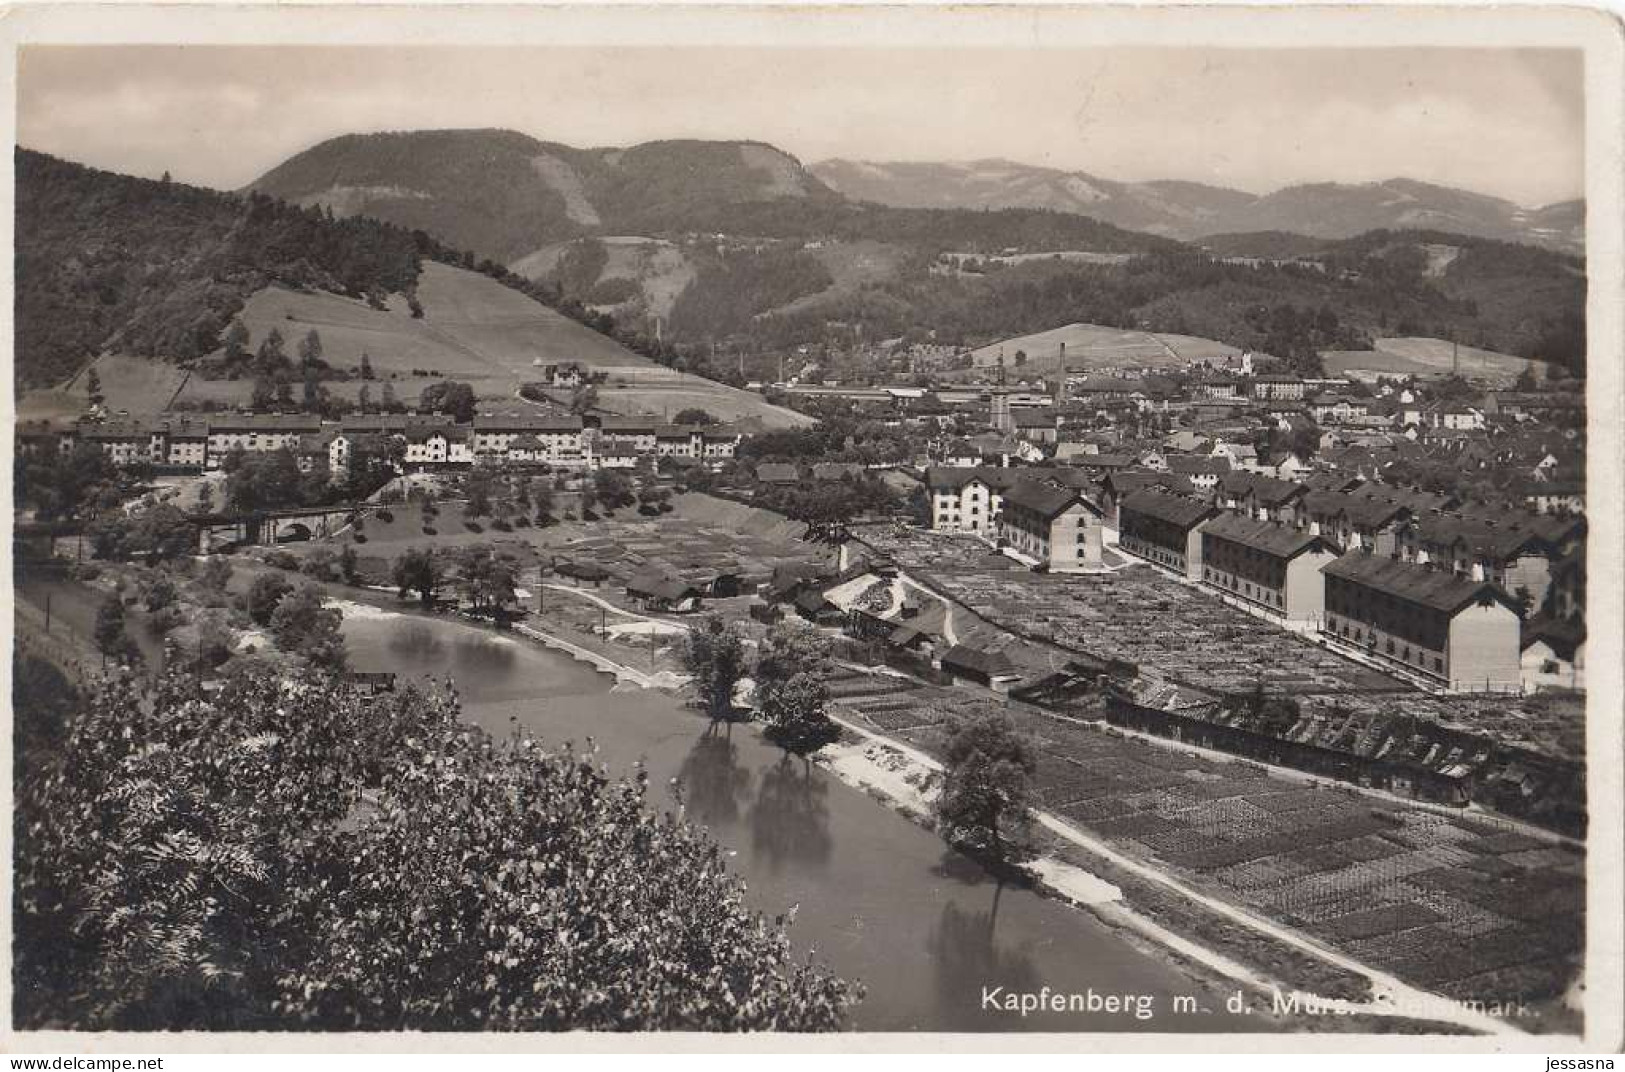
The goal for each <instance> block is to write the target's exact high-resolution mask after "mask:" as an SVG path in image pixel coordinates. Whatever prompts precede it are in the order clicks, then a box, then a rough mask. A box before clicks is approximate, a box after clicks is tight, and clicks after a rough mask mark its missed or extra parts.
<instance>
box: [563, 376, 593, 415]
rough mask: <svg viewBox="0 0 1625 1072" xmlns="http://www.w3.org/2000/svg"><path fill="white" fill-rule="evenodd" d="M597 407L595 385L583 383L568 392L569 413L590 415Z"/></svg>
mask: <svg viewBox="0 0 1625 1072" xmlns="http://www.w3.org/2000/svg"><path fill="white" fill-rule="evenodd" d="M597 405H598V387H597V385H596V384H591V383H584V384H582V385H581V386H580V387H577V388H576V389H575V390H573V391H571V392H570V412H571V413H575V414H582V413H590V412H591V411H592V410H593V408H594V407H596V406H597Z"/></svg>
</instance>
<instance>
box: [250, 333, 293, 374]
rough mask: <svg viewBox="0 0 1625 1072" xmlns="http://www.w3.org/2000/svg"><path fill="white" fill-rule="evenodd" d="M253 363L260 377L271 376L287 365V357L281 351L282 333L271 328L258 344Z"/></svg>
mask: <svg viewBox="0 0 1625 1072" xmlns="http://www.w3.org/2000/svg"><path fill="white" fill-rule="evenodd" d="M254 363H255V364H256V365H257V366H258V368H259V371H260V374H261V375H262V376H271V375H274V374H276V373H277V372H279V371H280V370H281V369H282V368H283V367H285V366H286V365H287V364H288V355H287V354H286V353H284V352H283V350H282V332H281V331H279V330H278V329H276V328H272V329H271V330H270V331H269V332H267V333H266V336H265V338H264V339H263V340H261V342H260V348H259V351H258V353H256V354H255V358H254Z"/></svg>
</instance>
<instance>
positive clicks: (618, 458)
mask: <svg viewBox="0 0 1625 1072" xmlns="http://www.w3.org/2000/svg"><path fill="white" fill-rule="evenodd" d="M604 422H605V425H606V428H605V430H604V431H602V432H601V431H599V430H597V429H591V430H589V429H588V428H587V427H586V424H585V422H583V420H582V419H581V418H580V417H576V416H568V415H546V414H518V415H508V416H505V415H497V414H481V415H480V416H477V417H475V418H474V420H473V422H472V423H471V424H457V423H455V422H454V421H453V420H452V419H451V418H450V417H447V416H444V415H440V414H383V415H371V416H350V417H345V418H343V419H342V420H339V421H327V422H324V421H322V420H321V419H320V418H319V417H315V416H307V415H303V414H293V415H281V414H213V415H209V416H207V417H158V418H132V419H121V420H117V421H106V422H96V421H80V422H78V423H76V424H74V425H72V426H71V427H67V428H47V427H45V426H43V425H41V426H38V427H33V426H30V427H28V428H26V429H20V430H19V437H18V438H19V443H20V446H21V449H23V450H24V451H25V453H29V454H38V453H40V452H42V451H49V450H56V451H59V452H61V453H64V454H65V453H68V452H70V451H72V450H73V449H74V447H75V445H76V444H79V443H89V444H93V445H95V446H97V447H99V448H100V449H101V450H102V451H103V453H105V454H106V455H107V456H108V458H109V459H111V460H112V461H113V462H114V464H116V465H138V464H144V465H156V466H167V467H172V468H176V469H185V470H192V471H202V470H205V469H218V468H220V467H221V466H222V465H223V464H224V463H225V459H226V456H227V455H229V454H231V453H232V452H233V451H237V450H241V451H245V452H248V453H264V452H269V451H275V450H289V451H292V452H293V453H294V454H295V455H297V456H298V458H299V463H300V468H301V469H302V470H304V471H307V472H308V471H310V470H312V469H313V468H315V467H316V466H318V465H321V464H324V460H325V464H326V465H327V467H328V468H329V470H330V471H332V472H334V473H341V472H345V471H347V470H348V468H349V465H350V460H351V457H352V456H353V455H354V453H355V451H356V450H357V449H358V448H359V447H361V446H362V445H364V444H367V443H373V442H377V441H380V440H383V439H396V440H399V441H402V442H403V443H404V444H405V451H404V455H403V457H402V462H403V464H405V465H406V466H408V467H420V468H428V467H439V466H467V465H473V464H475V463H476V462H480V463H485V464H548V465H560V466H594V465H597V464H601V462H600V459H599V458H598V457H597V456H596V452H595V451H594V446H595V445H596V443H597V441H598V440H599V439H600V438H603V439H604V440H605V441H606V442H612V443H614V444H615V447H616V453H615V456H614V458H613V459H610V460H607V462H606V463H607V464H612V465H613V464H619V463H624V464H626V465H628V466H630V465H634V464H636V462H637V460H638V459H639V458H642V457H648V458H651V459H658V458H664V457H673V458H692V459H697V460H698V459H705V460H711V461H716V460H721V459H726V458H731V457H733V456H734V454H735V451H736V448H737V447H738V444H739V440H740V434H739V432H738V431H736V430H735V429H733V428H729V427H724V426H713V427H708V428H701V427H698V426H691V425H676V424H665V423H660V422H653V421H649V420H646V419H643V418H631V417H627V418H616V417H606V418H604ZM611 429H613V431H611ZM623 455H624V457H623Z"/></svg>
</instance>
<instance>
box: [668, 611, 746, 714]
mask: <svg viewBox="0 0 1625 1072" xmlns="http://www.w3.org/2000/svg"><path fill="white" fill-rule="evenodd" d="M681 654H682V660H683V668H684V669H686V670H687V671H688V672H689V673H690V674H692V675H693V677H694V688H695V691H696V693H697V694H698V695H699V700H700V706H701V707H703V708H704V709H705V711H706V713H707V714H709V715H710V716H711V721H713V722H719V721H731V720H732V718H733V695H734V688H735V686H737V685H738V684H739V679H740V678H741V677H743V676H744V674H745V642H744V638H743V637H741V636H740V635H739V630H738V629H737V628H735V626H734V625H733V624H732V623H731V622H726V621H724V620H723V619H722V618H720V617H718V616H717V615H715V614H707V615H706V616H705V617H704V618H702V619H701V620H700V621H699V623H698V624H696V625H695V626H694V627H693V628H691V629H690V630H689V631H688V636H687V638H686V640H685V641H684V643H683V646H682V653H681Z"/></svg>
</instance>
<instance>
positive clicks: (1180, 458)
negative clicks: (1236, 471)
mask: <svg viewBox="0 0 1625 1072" xmlns="http://www.w3.org/2000/svg"><path fill="white" fill-rule="evenodd" d="M1167 461H1168V471H1169V472H1171V473H1178V474H1179V475H1181V476H1219V475H1222V474H1224V473H1228V472H1230V459H1228V458H1226V457H1225V456H1224V455H1222V454H1221V455H1219V456H1218V457H1214V456H1212V455H1207V456H1198V455H1183V454H1170V455H1168V456H1167Z"/></svg>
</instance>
